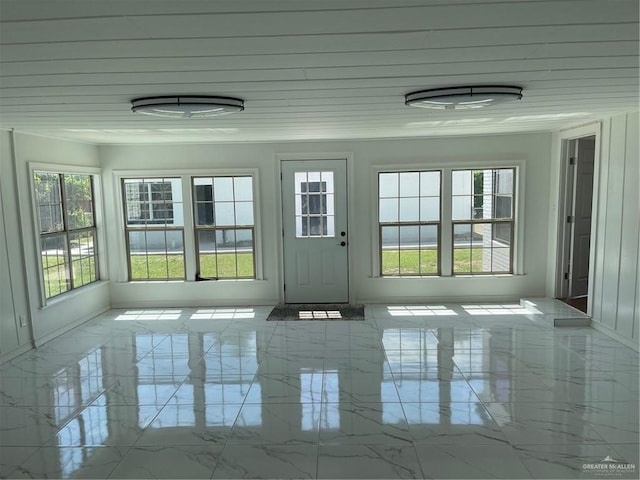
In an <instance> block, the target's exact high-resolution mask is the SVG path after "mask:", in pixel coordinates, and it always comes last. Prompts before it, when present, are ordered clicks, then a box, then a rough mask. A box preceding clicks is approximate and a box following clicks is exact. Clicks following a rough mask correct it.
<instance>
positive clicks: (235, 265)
mask: <svg viewBox="0 0 640 480" xmlns="http://www.w3.org/2000/svg"><path fill="white" fill-rule="evenodd" d="M192 181H193V204H194V205H193V211H194V217H195V222H194V223H195V238H196V253H197V265H198V275H199V277H200V278H201V279H225V278H227V279H232V278H255V276H256V273H255V272H256V269H255V236H256V235H255V221H254V213H253V177H251V176H250V175H236V176H215V177H194V178H193V179H192Z"/></svg>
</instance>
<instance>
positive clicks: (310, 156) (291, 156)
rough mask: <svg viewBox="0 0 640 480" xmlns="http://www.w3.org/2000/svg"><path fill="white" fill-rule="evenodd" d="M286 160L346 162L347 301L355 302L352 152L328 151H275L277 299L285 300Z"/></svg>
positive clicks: (281, 301) (282, 301)
mask: <svg viewBox="0 0 640 480" xmlns="http://www.w3.org/2000/svg"><path fill="white" fill-rule="evenodd" d="M286 160H295V161H305V160H327V161H328V160H346V163H347V232H349V242H348V244H347V255H348V258H349V265H348V266H349V275H348V277H349V278H348V286H349V303H350V304H354V303H355V294H354V288H353V277H354V272H355V270H354V258H353V257H354V255H353V253H354V252H353V248H352V245H353V242H354V239H356V237H357V235H354V233H355V232H354V229H353V219H354V214H355V209H354V202H353V194H352V192H354V188H355V181H354V175H353V160H354V155H353V153H350V152H346V153H342V152H338V153H336V152H330V153H319V152H314V153H276V154H275V161H276V176H275V177H276V178H275V183H276V185H275V191H276V194H277V198H278V208H276V221H277V225H278V241H277V244H278V289H279V293H278V296H279V299H280V300H279V301H280V303H284V302H285V295H284V280H285V276H284V236H283V235H284V222H283V218H282V207H283V205H282V182H281V175H282V162H283V161H286Z"/></svg>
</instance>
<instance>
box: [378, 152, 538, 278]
mask: <svg viewBox="0 0 640 480" xmlns="http://www.w3.org/2000/svg"><path fill="white" fill-rule="evenodd" d="M500 168H514V169H515V178H514V188H515V196H514V199H513V201H514V206H513V212H514V214H513V217H514V220H513V221H514V229H513V245H512V249H513V252H512V259H513V265H512V267H513V268H512V273H478V274H473V273H471V274H456V275H454V274H453V242H452V236H453V221H452V212H451V173H452V172H453V170H488V169H500ZM429 170H440V171H441V172H442V173H441V175H442V176H441V191H440V215H441V217H440V225H441V228H440V243H439V247H440V251H439V258H440V275H437V276H436V275H425V276H415V277H411V276H382V274H381V271H380V268H381V265H380V261H379V256H380V239H379V238H378V237H379V235H378V219H379V218H380V217H379V216H380V212H379V208H380V206H379V202H378V191H379V186H378V176H379V174H380V173H385V172H415V171H429ZM370 174H371V177H370V178H371V186H372V187H371V192H370V193H371V199H370V201H371V205H372V206H373V208H372V221H371V239H372V249H371V255H372V256H371V265H372V272H371V273H372V277H374V278H381V279H410V278H413V279H418V280H424V281H433V280H435V279H439V278H444V277H453V278H468V277H474V276H477V277H483V278H487V277H493V276H519V275H524V272H525V265H524V226H525V221H524V212H525V188H524V186H525V184H526V161H525V160H523V159H513V160H492V159H490V158H483V159H478V160H477V161H466V160H463V161H459V160H455V159H454V160H451V161H447V162H440V161H438V162H416V163H411V164H393V163H386V164H377V165H372V167H371V170H370Z"/></svg>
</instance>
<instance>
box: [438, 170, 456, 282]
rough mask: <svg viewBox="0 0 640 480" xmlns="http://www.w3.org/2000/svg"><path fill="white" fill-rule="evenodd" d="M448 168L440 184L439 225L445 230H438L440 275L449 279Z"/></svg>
mask: <svg viewBox="0 0 640 480" xmlns="http://www.w3.org/2000/svg"><path fill="white" fill-rule="evenodd" d="M451 172H452V170H451V169H450V168H446V169H443V170H442V183H441V184H440V188H441V195H440V209H441V218H440V225H446V228H441V229H440V236H441V238H440V240H441V241H440V245H439V247H440V268H441V272H440V275H441V276H443V277H450V276H451V275H452V274H453V223H454V222H453V221H452V196H451V192H452V188H451Z"/></svg>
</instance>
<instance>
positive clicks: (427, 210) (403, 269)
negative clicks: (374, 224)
mask: <svg viewBox="0 0 640 480" xmlns="http://www.w3.org/2000/svg"><path fill="white" fill-rule="evenodd" d="M440 182H441V172H440V171H414V172H384V173H379V175H378V187H379V188H378V196H379V217H378V225H379V237H380V273H381V275H382V276H407V275H408V276H423V275H439V273H440V258H439V257H440V255H439V238H440Z"/></svg>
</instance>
